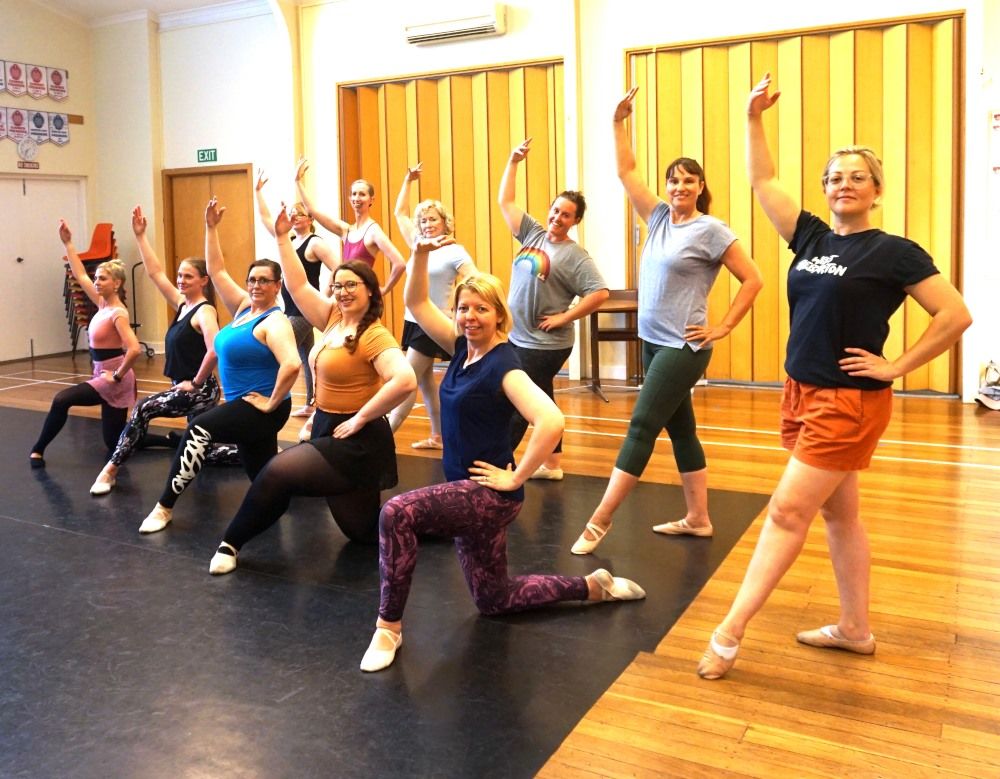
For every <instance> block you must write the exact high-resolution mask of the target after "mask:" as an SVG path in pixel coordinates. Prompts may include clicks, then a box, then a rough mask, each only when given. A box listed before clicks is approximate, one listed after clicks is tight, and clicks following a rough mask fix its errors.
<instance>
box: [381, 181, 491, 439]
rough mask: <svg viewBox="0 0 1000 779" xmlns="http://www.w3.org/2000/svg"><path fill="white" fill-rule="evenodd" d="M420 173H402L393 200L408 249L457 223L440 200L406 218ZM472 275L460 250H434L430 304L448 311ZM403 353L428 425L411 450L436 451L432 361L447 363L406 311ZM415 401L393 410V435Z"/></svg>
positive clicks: (438, 435) (452, 229)
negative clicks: (451, 299) (457, 289)
mask: <svg viewBox="0 0 1000 779" xmlns="http://www.w3.org/2000/svg"><path fill="white" fill-rule="evenodd" d="M422 167H423V166H422V165H421V163H419V162H418V163H417V164H416V165H415V166H414V167H412V168H407V169H406V176H405V177H404V178H403V186H402V187H400V190H399V195H398V197H397V198H396V210H395V214H396V224H398V225H399V229H400V231H401V232H402V233H403V240H404V241H406V245H407V246H409V247H410V248H411V249H412V248H413V244H414V242H415V241H416V240H417V239H418V238H421V237H423V238H436V237H437V236H439V235H453V234H454V233H455V220H454V218H452V215H451V214H450V213H448V210H447V209H446V208H445V207H444V205H443V204H442V203H441V201H440V200H421V201H420V202H419V203H418V204H417V207H416V209H414V211H413V217H412V218H411V217H410V214H409V207H410V184H411V183H412V182H414V181H417V180H418V179H419V178H420V173H421V171H422ZM407 267H409V264H408V265H407ZM475 271H476V264H475V263H474V262H473V261H472V257H470V256H469V253H468V252H467V251H466V250H465V247H464V246H462V245H461V244H458V243H452V244H449V245H448V246H446V247H443V248H441V249H438V250H437V251H435V252H434V253H433V254H432V255H431V258H430V260H429V265H428V275H429V277H430V296H431V300H433V301H434V303H435V305H437V307H438V308H440V309H442V310H447V309H448V307H449V305H450V303H449V301H448V297H449V295H450V293H451V290H452V288H453V287H454V285H455V284H456V283H457V282H460V281H461V280H462V279H463V278H465V277H466V276H469V275H470V274H472V273H475ZM403 349H405V350H406V359H407V361H408V362H409V363H410V365H411V366H412V367H413V372H414V373H415V374H416V376H417V386H419V387H420V394H421V395H422V396H423V399H424V408H426V409H427V416H428V418H429V419H430V425H431V434H430V435H429V436H428V437H427V438H423V439H421V440H419V441H414V442H413V443H412V444H410V446H411V447H413V448H414V449H440V448H441V404H440V402H439V400H438V391H437V384H436V383H435V382H434V359H435V358H436V357H437V358H440V359H442V360H447V359H448V353H447V352H446V351H444V350H443V349H442V348H441V347H440V346H438V345H437V344H436V343H435V342H434V339H432V338H431V337H430V336H429V335H427V333H425V332H424V331H423V330H422V329H421V328H420V325H418V324H417V320H416V319H414V317H413V314H412V313H411V312H410V309H408V308H407V309H406V310H405V313H404V316H403ZM416 399H417V393H416V391H414V392H411V393H410V394H409V395H408V396H407V398H406V400H404V401H403V402H402V403H400V404H399V405H398V406H396V408H394V409H393V410H392V413H391V414H390V415H389V425H390V426H391V427H392V431H393V432H396V431H397V430H399V428H400V425H402V424H403V421H404V420H405V419H406V417H407V416H409V414H410V411H412V410H413V404H414V402H415V401H416Z"/></svg>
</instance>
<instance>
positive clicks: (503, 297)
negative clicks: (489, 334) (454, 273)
mask: <svg viewBox="0 0 1000 779" xmlns="http://www.w3.org/2000/svg"><path fill="white" fill-rule="evenodd" d="M463 290H468V291H469V292H471V293H472V294H474V295H478V296H479V297H481V298H482V299H483V300H485V301H486V302H487V303H488V304H489V305H491V306H493V308H495V309H496V312H497V332H498V333H499V334H500V335H501V336H502V337H503V339H504V340H507V333H509V332H510V328H511V325H512V324H513V322H514V319H513V317H512V316H511V313H510V309H509V308H507V294H506V293H505V292H504V288H503V283H502V282H501V281H500V279H498V278H497V277H496V276H492V275H490V274H489V273H473V274H472V275H471V276H466V277H465V278H464V279H462V280H461V281H460V282H459V283H458V284H456V285H455V296H454V297H453V298H452V310H453V312H457V311H458V298H459V295H461V294H462V292H463ZM458 334H459V331H458V321H457V319H456V321H455V335H458Z"/></svg>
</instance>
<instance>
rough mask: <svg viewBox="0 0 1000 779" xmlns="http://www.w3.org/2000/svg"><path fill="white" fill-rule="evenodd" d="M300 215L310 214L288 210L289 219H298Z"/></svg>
mask: <svg viewBox="0 0 1000 779" xmlns="http://www.w3.org/2000/svg"><path fill="white" fill-rule="evenodd" d="M300 216H309V214H304V213H302V212H301V211H289V212H288V218H289V219H298V218H299V217H300Z"/></svg>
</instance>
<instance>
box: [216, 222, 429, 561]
mask: <svg viewBox="0 0 1000 779" xmlns="http://www.w3.org/2000/svg"><path fill="white" fill-rule="evenodd" d="M290 229H291V224H290V222H289V219H288V214H287V213H286V212H285V210H284V208H282V211H281V213H279V214H278V218H277V220H276V221H275V223H274V234H275V238H276V239H277V241H278V254H279V256H280V258H281V265H282V267H283V268H284V271H285V278H286V280H287V283H288V289H289V291H290V292H291V293H292V297H293V298H295V304H296V305H297V306H298V308H299V310H300V311H301V312H302V313H303V314H304V315H305V316H306V318H307V319H308V320H309V322H310V323H311V324H312V325H313V326H314V327H316V328H317V329H321V330H322V331H323V336H322V338H320V341H319V343H317V344H316V346H315V347H313V350H312V353H311V354H310V358H309V359H310V361H311V362H312V368H313V372H314V374H315V376H316V406H317V409H316V418H315V421H314V422H313V430H312V437H311V438H310V439H309V441H307V442H304V443H300V444H299V445H298V446H293V447H291V448H289V449H286V450H285V451H283V452H282V453H281V454H279V455H278V456H277V457H275V458H274V459H273V460H271V461H270V462H269V463H268V464H267V466H266V467H265V468H264V470H262V471H261V472H260V475H259V476H257V478H256V479H254V483H253V485H252V486H251V487H250V491H249V492H248V493H247V495H246V497H245V498H244V500H243V504H242V505H241V506H240V508H239V510H238V511H237V512H236V516H235V517H234V518H233V520H232V522H230V523H229V527H228V528H226V532H225V535H224V536H223V538H222V542H221V543H220V544H219V548H218V550H217V551H216V553H215V556H214V557H213V558H212V561H211V563H210V564H209V572H210V573H212V574H217V575H218V574H226V573H229V572H230V571H232V570H234V569H235V568H236V558H237V555H238V554H239V552H240V551H241V550H242V549H243V545H244V544H246V543H247V541H249V540H250V539H252V538H254V537H256V536H258V535H260V534H261V533H263V532H264V531H265V530H267V529H268V528H269V527H271V525H273V524H274V523H275V522H277V521H278V520H279V519H280V518H281V515H282V514H284V513H285V511H286V510H287V509H288V504H289V502H290V501H291V499H292V497H294V496H296V495H302V496H311V497H325V498H326V499H327V503H328V505H329V506H330V512H331V513H332V514H333V519H334V521H335V522H336V523H337V526H338V527H339V528H340V530H341V531H342V532H343V534H344V535H345V536H347V538H349V539H350V540H352V541H359V542H362V543H372V542H374V541H375V539H376V538H377V529H378V515H379V507H380V494H379V493H380V492H381V491H382V490H385V489H389V488H391V487H394V486H395V485H396V483H397V481H398V477H397V474H396V444H395V441H394V440H393V437H392V430H391V429H390V428H389V421H388V420H387V419H386V416H385V415H386V414H388V413H389V411H390V410H392V409H393V408H394V407H395V406H396V405H398V404H399V403H400V401H402V400H403V398H405V397H406V396H407V395H408V394H409V393H410V392H412V391H413V389H414V388H415V387H416V385H417V380H416V378H415V377H414V375H413V369H412V368H410V366H409V363H407V362H406V357H404V356H403V352H402V351H401V350H400V348H399V344H397V343H396V339H395V338H393V336H392V333H390V332H389V331H388V330H387V329H386V328H385V327H384V326H383V325H382V323H381V322H380V321H379V318H380V317H381V316H382V310H383V302H382V292H381V290H380V289H379V285H378V278H377V277H376V276H375V272H374V271H373V270H372V269H371V268H370V267H368V265H367V264H366V263H363V262H359V261H357V260H350V261H348V262H345V263H343V264H341V265H340V267H338V268H337V270H336V271H335V272H334V274H333V283H332V285H331V286H332V289H333V298H328V297H326V296H324V295H322V294H320V292H319V291H318V290H316V289H313V287H312V286H311V285H310V284H309V283H308V281H307V279H306V274H305V269H304V268H303V267H302V262H301V261H300V260H299V257H298V255H297V254H296V253H295V250H294V249H293V248H292V244H291V241H290V240H289V235H288V234H289V231H290Z"/></svg>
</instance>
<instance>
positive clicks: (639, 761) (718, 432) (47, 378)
mask: <svg viewBox="0 0 1000 779" xmlns="http://www.w3.org/2000/svg"><path fill="white" fill-rule="evenodd" d="M140 362H141V364H140V366H138V372H139V374H140V376H141V377H142V379H143V380H142V382H141V383H140V388H141V390H143V391H152V392H155V391H158V390H160V389H162V388H163V387H164V386H165V384H163V383H162V382H163V379H162V374H161V370H162V358H156V359H154V360H152V361H146V360H145V359H142V360H141V361H140ZM88 366H89V363H88V360H87V357H86V355H84V354H83V353H80V354H78V355H77V356H76V358H75V360H74V359H71V358H70V357H68V356H63V357H54V358H45V359H39V360H36V361H34V362H33V363H31V362H23V363H6V364H2V365H0V405H9V406H16V407H20V408H31V409H37V410H45V409H46V408H47V407H48V403H49V400H50V399H51V397H52V395H53V394H54V393H55V392H56V391H58V390H59V389H60V387H62V386H66V385H68V384H71V383H76V382H78V381H80V380H81V378H84V377H85V374H86V373H87V372H88V371H89V367H88ZM562 389H563V391H561V392H560V394H559V397H558V400H559V403H560V405H561V407H562V408H563V410H564V411H565V413H566V415H567V433H566V437H565V450H566V455H565V467H566V469H567V470H568V471H570V472H574V473H581V474H587V475H595V476H603V475H606V474H607V473H608V471H609V470H610V468H611V465H612V463H613V461H614V457H615V453H616V452H617V449H618V446H619V444H620V441H621V437H622V434H623V433H624V431H625V429H626V426H627V421H628V416H629V412H630V409H631V406H632V403H633V401H634V397H635V395H634V392H632V391H628V390H625V389H612V391H611V392H609V397H610V403H604V402H603V401H601V400H600V399H599V398H597V397H596V396H595V395H593V394H592V393H591V392H590V391H589V390H588V389H586V388H585V387H581V386H578V385H576V384H574V383H572V382H562ZM298 391H299V392H301V387H299V388H298ZM300 399H301V396H300V397H297V398H296V400H300ZM778 399H779V395H778V392H777V391H774V390H766V389H745V388H730V387H715V386H710V387H699V388H698V389H697V391H696V393H695V405H696V411H697V413H698V417H699V421H700V429H701V434H702V440H703V443H704V444H705V449H706V452H707V454H708V458H709V464H710V469H711V471H710V472H711V476H710V480H711V484H712V486H714V487H719V488H727V489H733V490H741V491H745V492H756V493H761V494H768V493H769V492H770V491H771V490H772V488H773V486H774V484H775V482H776V480H777V478H778V476H779V475H780V473H781V470H782V468H783V466H784V463H785V460H786V455H785V453H784V452H783V450H781V448H780V447H779V445H778V438H777V435H776V432H775V431H776V428H777V409H778ZM88 412H89V413H93V412H90V411H89V410H88V411H87V412H84V413H88ZM174 424H178V425H179V422H177V423H174ZM298 425H299V421H297V420H293V421H292V422H290V423H289V425H288V426H286V428H285V430H284V431H283V434H282V437H283V438H284V439H286V440H288V441H293V440H295V437H296V434H297V430H298ZM426 434H427V421H426V418H425V417H424V416H423V415H422V410H421V409H420V407H418V408H417V409H416V410H415V411H414V414H413V415H412V417H411V418H410V419H409V420H408V421H407V422H406V424H404V426H403V428H402V429H401V431H400V433H399V435H398V436H397V440H398V445H399V447H400V451H404V450H405V451H406V452H407V453H414V452H413V450H411V449H410V447H409V444H410V443H411V442H412V441H414V440H416V439H418V438H422V437H424V436H426ZM29 446H30V442H25V454H27V448H28V447H29ZM669 449H670V447H669V444H668V443H666V442H665V441H664V442H660V443H658V444H657V450H656V454H655V455H654V459H653V462H652V463H651V466H650V468H649V469H648V470H647V473H646V476H645V478H646V479H648V480H650V481H657V482H663V483H676V482H677V477H676V474H675V473H674V472H673V468H672V458H671V456H670V451H669ZM428 456H434V455H428ZM998 477H1000V412H990V411H986V410H984V409H981V408H978V407H976V406H965V405H962V404H960V403H958V402H957V401H954V400H946V399H938V398H897V400H896V407H895V414H894V418H893V421H892V423H891V425H890V427H889V430H888V431H887V433H886V435H885V437H884V439H883V441H882V444H881V445H880V447H879V449H878V452H877V454H876V458H875V462H874V463H873V466H872V468H871V469H870V470H869V471H868V472H866V473H865V474H864V476H863V477H862V480H861V489H862V512H863V515H864V518H865V523H866V526H867V527H868V530H869V534H870V536H871V542H872V553H873V571H872V612H873V625H874V630H875V632H876V635H877V637H878V641H879V644H878V647H879V648H878V652H877V654H876V655H875V656H874V657H860V656H856V655H850V654H847V653H838V652H831V651H823V650H816V649H811V648H808V647H802V646H800V645H798V644H796V642H795V640H794V634H795V632H796V631H797V630H799V629H801V628H803V627H815V626H818V625H822V624H827V623H829V622H834V621H836V616H837V595H836V588H835V585H834V581H833V575H832V572H831V569H830V564H829V558H828V556H827V554H826V547H825V541H824V538H823V529H822V523H816V524H815V526H814V528H813V530H812V532H811V534H810V537H809V541H808V543H807V545H806V548H805V550H804V552H803V554H802V555H801V556H800V558H799V560H798V561H797V562H796V564H795V565H794V567H793V568H792V570H791V571H790V572H789V574H788V575H787V576H786V577H785V579H784V581H783V582H782V584H781V586H780V588H779V590H778V591H777V592H776V593H775V594H774V596H773V597H772V598H771V600H770V601H769V603H768V605H767V606H766V607H765V609H764V610H763V612H762V613H761V614H760V615H759V617H758V618H757V619H756V620H755V621H754V622H753V623H752V624H751V627H750V630H749V632H748V633H747V636H746V639H745V640H744V643H743V648H742V649H741V652H740V656H739V660H738V661H737V664H736V666H735V668H734V669H733V671H732V672H731V673H730V676H729V677H728V678H727V679H725V680H723V681H718V682H706V681H703V680H701V679H699V678H698V677H697V676H696V674H695V673H694V669H695V665H696V664H697V660H698V657H699V656H700V654H701V652H702V650H703V649H704V646H705V643H706V641H707V639H708V635H709V633H710V632H711V630H712V628H713V627H714V626H715V625H716V624H717V622H718V621H719V619H720V618H721V616H722V615H723V613H724V612H725V610H726V608H727V606H728V604H729V602H730V601H731V599H732V597H733V595H734V593H735V590H736V588H737V587H738V585H739V582H740V579H741V578H742V574H743V571H744V570H745V567H746V564H747V560H748V559H749V556H750V553H751V551H752V549H753V545H754V542H755V540H756V536H757V532H758V529H759V525H760V522H759V521H758V522H756V523H755V524H754V526H753V527H752V528H751V529H750V530H749V531H748V532H747V533H746V535H745V536H744V538H743V539H742V541H741V542H740V543H739V544H738V545H737V547H736V548H735V549H734V551H733V553H732V554H731V555H730V556H729V558H728V560H727V561H726V562H725V563H724V564H723V566H722V567H721V568H720V570H719V572H718V573H717V574H716V576H715V577H714V578H713V580H712V581H711V582H710V583H709V585H708V586H707V587H706V588H705V590H703V591H702V593H701V595H700V596H699V597H698V598H697V599H696V600H695V601H694V603H693V604H692V605H691V607H690V608H689V609H688V611H687V612H686V613H685V614H684V616H683V617H682V618H681V620H680V621H679V622H678V623H677V625H676V626H675V627H674V628H673V629H672V630H671V631H670V632H669V633H668V634H667V635H665V636H664V637H663V640H662V641H661V642H660V644H659V646H658V647H657V649H656V651H655V652H654V653H652V654H642V655H640V656H638V657H637V658H636V659H635V661H634V662H633V663H632V665H631V666H629V668H628V669H627V670H626V671H625V672H624V673H623V674H622V676H621V677H620V678H619V679H618V680H617V681H616V682H615V683H614V684H613V685H612V686H611V688H610V689H608V691H607V692H606V693H605V694H604V696H603V697H602V698H601V699H600V700H599V701H598V703H597V704H596V705H595V706H594V708H593V709H592V710H591V711H590V712H589V713H588V714H587V715H586V717H585V718H584V719H583V720H582V721H581V722H580V723H579V725H578V726H577V727H576V729H575V730H574V731H573V733H572V734H571V735H570V736H569V737H568V738H567V739H566V741H565V742H564V743H563V745H562V746H561V748H560V749H559V750H558V751H557V752H556V753H555V754H554V755H553V756H552V758H551V759H550V760H549V762H548V763H547V764H546V766H545V767H544V769H543V770H542V772H541V775H542V776H549V777H569V776H574V777H575V776H580V777H593V776H616V777H617V776H682V777H695V776H713V777H717V776H761V777H774V776H795V777H799V776H831V777H834V776H835V777H842V776H887V777H897V776H898V777H902V776H906V777H924V776H951V775H955V776H974V777H992V776H1000V519H998V517H1000V478H998ZM650 515H651V524H652V520H654V519H655V521H664V520H666V519H670V518H669V517H657V516H656V511H655V507H650ZM585 519H586V518H585V517H581V518H580V524H581V527H582V524H583V522H584V520H585ZM714 521H715V522H716V523H720V522H725V517H720V516H715V517H714ZM606 544H608V545H609V546H611V544H613V535H612V536H609V541H608V542H606ZM603 551H604V550H602V552H603ZM606 555H607V556H608V557H612V558H613V546H612V547H611V548H610V549H609V550H608V552H607V553H606Z"/></svg>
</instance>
